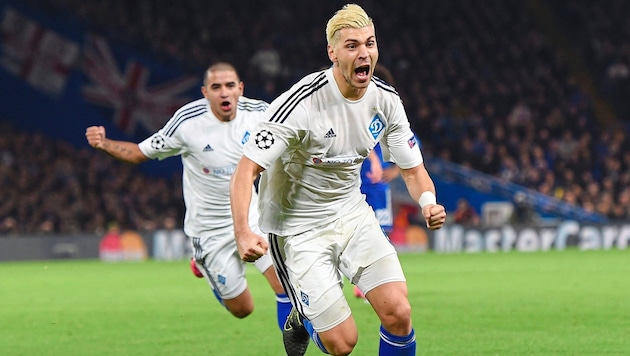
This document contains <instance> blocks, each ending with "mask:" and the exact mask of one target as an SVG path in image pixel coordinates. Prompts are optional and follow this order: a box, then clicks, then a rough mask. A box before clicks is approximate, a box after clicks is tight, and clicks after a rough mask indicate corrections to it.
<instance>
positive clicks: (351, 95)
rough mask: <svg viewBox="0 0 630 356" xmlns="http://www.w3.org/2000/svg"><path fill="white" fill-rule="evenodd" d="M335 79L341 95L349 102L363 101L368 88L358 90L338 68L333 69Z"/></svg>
mask: <svg viewBox="0 0 630 356" xmlns="http://www.w3.org/2000/svg"><path fill="white" fill-rule="evenodd" d="M333 77H334V78H335V82H336V83H337V87H338V88H339V91H340V92H341V95H343V97H344V98H346V99H348V100H359V99H361V98H362V97H363V95H364V94H365V91H366V90H367V88H357V87H355V86H354V85H352V84H351V83H350V82H349V81H348V80H347V79H346V77H345V76H344V75H343V73H341V70H340V69H339V68H338V67H335V68H333Z"/></svg>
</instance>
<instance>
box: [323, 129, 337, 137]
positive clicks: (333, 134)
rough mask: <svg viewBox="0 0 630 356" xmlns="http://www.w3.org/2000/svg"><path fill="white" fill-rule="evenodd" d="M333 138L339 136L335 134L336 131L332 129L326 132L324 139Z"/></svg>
mask: <svg viewBox="0 0 630 356" xmlns="http://www.w3.org/2000/svg"><path fill="white" fill-rule="evenodd" d="M332 137H337V134H336V133H335V131H333V129H332V127H331V128H330V130H328V132H326V135H324V138H332Z"/></svg>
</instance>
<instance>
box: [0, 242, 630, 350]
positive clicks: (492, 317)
mask: <svg viewBox="0 0 630 356" xmlns="http://www.w3.org/2000/svg"><path fill="white" fill-rule="evenodd" d="M401 260H402V262H403V266H404V268H405V272H406V274H407V278H408V284H409V298H410V301H411V303H412V306H413V319H414V326H415V329H416V333H417V337H418V355H623V354H626V355H627V354H628V353H630V250H625V251H619V250H610V251H577V250H569V251H563V252H556V251H552V252H540V253H516V252H514V253H498V254H488V253H484V254H452V255H439V254H433V253H428V254H420V255H402V256H401ZM248 278H249V281H250V285H251V288H252V290H253V293H254V297H255V300H256V308H257V309H256V311H255V312H254V314H252V315H251V316H250V317H248V318H246V319H243V320H238V319H236V318H233V317H231V316H230V315H229V314H228V313H227V312H226V311H225V310H223V309H222V308H221V307H220V306H219V304H218V303H217V302H216V301H215V299H214V297H213V295H212V293H211V292H210V290H209V287H208V286H207V284H206V283H205V282H204V281H202V280H198V279H196V278H194V277H193V276H192V274H190V272H189V270H188V264H187V263H186V262H185V261H181V262H170V263H168V262H153V261H150V262H145V263H113V264H112V263H102V262H98V261H39V262H21V263H0V354H2V355H134V356H140V355H222V356H225V355H263V356H267V355H282V354H283V348H282V342H281V335H280V331H279V330H278V329H277V327H276V325H275V324H276V323H275V302H274V297H273V294H272V292H271V289H270V288H269V287H268V286H267V285H266V284H265V282H264V279H263V278H262V277H261V276H260V275H259V274H258V273H256V272H255V270H254V269H253V268H250V270H249V271H248ZM346 287H347V292H348V295H350V293H351V288H350V286H349V285H348V286H346ZM349 300H350V303H351V307H352V309H353V314H354V317H355V319H356V320H357V324H358V327H359V344H358V345H357V347H356V348H355V352H354V353H353V354H356V355H376V354H377V349H378V326H379V322H378V319H377V318H376V316H375V314H374V312H373V311H372V309H371V307H370V306H369V305H367V304H364V303H363V302H362V301H359V300H356V299H355V298H353V297H349ZM320 354H321V353H320V352H318V351H317V350H316V348H315V347H314V346H313V345H311V346H310V347H309V350H308V352H307V355H320Z"/></svg>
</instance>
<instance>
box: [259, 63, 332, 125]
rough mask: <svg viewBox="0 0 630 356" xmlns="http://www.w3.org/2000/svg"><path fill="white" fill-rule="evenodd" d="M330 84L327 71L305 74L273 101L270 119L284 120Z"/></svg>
mask: <svg viewBox="0 0 630 356" xmlns="http://www.w3.org/2000/svg"><path fill="white" fill-rule="evenodd" d="M328 84H329V79H328V77H327V75H326V71H320V72H315V73H311V74H309V75H307V76H305V77H304V78H302V79H301V80H299V81H298V82H297V83H295V84H294V85H293V86H292V87H291V88H290V89H289V90H287V91H285V92H284V93H282V94H280V96H278V98H276V99H275V100H274V101H273V102H272V103H271V106H270V107H269V108H270V112H271V113H270V114H269V115H270V116H269V121H272V122H279V123H282V122H284V121H285V120H286V119H287V117H289V116H290V115H291V114H292V113H294V112H295V110H296V108H298V107H300V106H302V105H304V104H305V103H308V102H310V100H311V99H312V98H313V96H314V95H317V94H318V93H321V90H322V89H323V88H325V87H327V86H328V87H330V86H329V85H328Z"/></svg>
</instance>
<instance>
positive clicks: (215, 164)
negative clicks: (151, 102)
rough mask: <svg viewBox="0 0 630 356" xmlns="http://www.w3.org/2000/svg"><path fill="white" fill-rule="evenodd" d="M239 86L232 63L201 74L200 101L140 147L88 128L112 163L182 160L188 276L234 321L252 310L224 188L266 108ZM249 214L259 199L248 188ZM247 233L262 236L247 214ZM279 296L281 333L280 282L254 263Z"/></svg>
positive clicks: (267, 262)
mask: <svg viewBox="0 0 630 356" xmlns="http://www.w3.org/2000/svg"><path fill="white" fill-rule="evenodd" d="M243 89H244V84H243V82H242V81H241V80H240V79H239V76H238V73H237V71H236V69H235V68H234V67H233V66H232V65H231V64H229V63H224V62H220V63H216V64H213V65H212V66H210V67H209V68H208V69H207V70H206V71H205V74H204V78H203V86H202V87H201V93H202V94H203V96H204V97H203V98H201V99H198V100H195V101H193V102H190V103H188V104H186V105H184V106H183V107H181V108H180V109H179V110H177V111H176V112H175V114H174V115H173V117H172V118H171V119H170V120H169V121H168V122H167V123H166V125H165V126H164V127H163V128H162V129H160V130H159V131H158V132H156V133H154V134H153V135H152V136H150V137H149V138H147V139H145V140H144V141H142V142H140V143H139V144H136V143H133V142H125V141H114V140H110V139H108V138H107V137H106V135H105V129H104V128H103V127H102V126H92V127H88V128H87V130H86V132H85V137H86V138H87V141H88V143H89V144H90V145H91V146H92V147H94V148H98V149H100V150H103V151H105V152H106V153H108V154H110V155H111V156H113V157H115V158H117V159H119V160H122V161H125V162H130V163H134V164H138V163H141V162H144V161H146V160H148V159H159V160H162V159H165V158H167V157H171V156H176V155H179V156H181V160H182V164H183V167H184V172H183V178H182V179H183V193H184V201H185V204H186V217H185V220H184V232H185V233H186V235H187V236H188V237H189V238H190V239H191V241H192V245H193V250H194V259H193V261H192V264H191V268H192V269H193V273H195V272H197V273H199V272H200V273H201V275H202V276H203V277H205V278H206V280H207V281H208V283H209V284H210V287H211V288H212V291H213V292H214V295H215V296H216V298H217V299H218V300H219V302H220V303H221V304H222V305H223V306H224V307H225V308H226V309H227V310H228V311H229V312H230V313H232V315H234V316H235V317H237V318H244V317H246V316H248V315H249V314H251V313H252V311H253V310H254V301H253V299H252V295H251V293H250V290H249V288H248V286H247V281H246V279H245V269H246V265H245V262H243V261H242V260H241V259H240V257H239V255H238V252H237V249H236V241H235V239H234V228H233V222H232V214H231V211H230V197H229V182H230V177H231V175H232V173H233V172H234V169H235V167H236V164H237V163H238V160H239V159H240V157H241V155H242V153H243V145H244V144H245V142H247V141H248V140H249V138H250V135H251V133H252V131H253V128H254V127H255V125H256V123H257V122H258V121H260V120H261V119H262V118H263V117H264V115H263V113H264V110H265V109H266V108H267V106H268V104H267V103H266V102H264V101H260V100H254V99H250V98H246V97H244V96H243ZM248 189H249V190H250V194H251V195H252V196H253V197H254V198H253V199H252V206H254V207H256V204H257V199H256V192H255V189H254V186H253V185H251V186H249V187H248ZM250 213H251V215H250V216H249V221H251V223H252V224H251V226H250V228H251V229H253V231H257V232H258V233H260V232H259V229H258V222H257V220H258V211H257V210H256V209H255V208H254V209H251V211H250ZM255 266H256V268H257V269H258V270H259V271H260V272H261V273H262V274H263V275H264V276H265V278H266V279H267V281H268V282H269V285H270V286H271V288H272V289H273V291H274V292H275V294H276V301H277V317H278V320H277V322H278V325H279V327H280V328H281V329H282V327H283V325H284V322H285V320H286V317H287V315H288V314H289V312H290V311H291V303H290V301H289V299H288V298H287V296H286V294H285V292H284V289H283V288H282V285H281V284H280V282H279V281H278V278H277V276H276V272H275V269H274V267H273V262H272V260H271V257H269V256H267V257H263V258H261V259H259V260H258V261H256V263H255Z"/></svg>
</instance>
